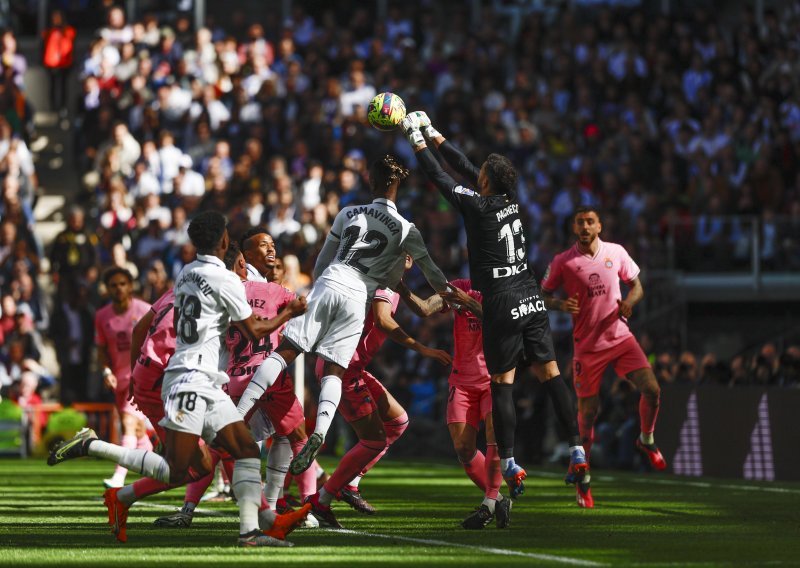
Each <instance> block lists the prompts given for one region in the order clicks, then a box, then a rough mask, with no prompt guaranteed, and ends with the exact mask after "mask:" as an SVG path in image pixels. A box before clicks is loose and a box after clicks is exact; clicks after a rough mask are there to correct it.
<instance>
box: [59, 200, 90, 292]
mask: <svg viewBox="0 0 800 568" xmlns="http://www.w3.org/2000/svg"><path fill="white" fill-rule="evenodd" d="M97 244H98V239H97V237H96V236H95V235H94V234H92V233H90V232H88V231H87V230H86V217H85V215H84V212H83V209H81V208H80V207H77V206H73V207H71V208H70V209H69V210H68V212H67V228H66V229H64V230H63V231H61V232H60V233H59V234H58V236H56V238H55V241H54V242H53V248H52V250H51V252H50V264H51V266H52V269H53V272H54V274H55V275H56V277H57V280H58V281H60V280H61V279H69V280H72V281H73V283H74V282H75V281H77V280H78V279H79V278H81V277H82V276H84V275H85V272H86V271H87V270H88V269H89V268H90V267H93V266H95V265H96V263H97V250H96V247H97Z"/></svg>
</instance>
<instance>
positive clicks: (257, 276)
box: [247, 262, 267, 282]
mask: <svg viewBox="0 0 800 568" xmlns="http://www.w3.org/2000/svg"><path fill="white" fill-rule="evenodd" d="M247 279H248V280H252V281H254V282H266V281H267V279H266V278H264V277H263V276H262V275H261V273H260V272H259V271H258V270H257V269H256V267H255V266H253V265H252V264H250V263H249V262H248V263H247Z"/></svg>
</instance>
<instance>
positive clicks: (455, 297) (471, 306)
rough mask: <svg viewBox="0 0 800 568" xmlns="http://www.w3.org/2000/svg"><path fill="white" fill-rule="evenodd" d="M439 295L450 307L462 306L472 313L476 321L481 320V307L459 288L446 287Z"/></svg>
mask: <svg viewBox="0 0 800 568" xmlns="http://www.w3.org/2000/svg"><path fill="white" fill-rule="evenodd" d="M439 295H440V296H441V297H442V298H443V299H444V300H445V301H446V302H447V303H448V304H450V305H451V306H452V305H458V306H462V307H463V308H465V309H467V310H469V311H470V312H472V313H473V314H474V315H475V317H477V318H478V319H483V305H482V304H481V303H480V302H479V301H478V300H476V299H475V298H473V297H472V296H470V295H469V294H467V293H466V292H464V290H462V289H461V288H456V287H455V286H448V289H447V290H446V291H445V292H441V293H440V294H439Z"/></svg>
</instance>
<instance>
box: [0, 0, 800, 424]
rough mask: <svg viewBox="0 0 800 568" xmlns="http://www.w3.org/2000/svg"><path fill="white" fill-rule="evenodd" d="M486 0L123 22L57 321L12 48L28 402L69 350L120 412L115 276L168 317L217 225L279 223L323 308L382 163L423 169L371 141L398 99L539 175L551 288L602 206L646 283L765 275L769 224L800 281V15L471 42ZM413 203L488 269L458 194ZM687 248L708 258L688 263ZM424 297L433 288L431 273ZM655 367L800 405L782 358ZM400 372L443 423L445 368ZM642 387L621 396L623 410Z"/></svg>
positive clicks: (15, 339)
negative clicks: (664, 273) (777, 390)
mask: <svg viewBox="0 0 800 568" xmlns="http://www.w3.org/2000/svg"><path fill="white" fill-rule="evenodd" d="M462 6H463V3H461V2H437V3H413V2H412V3H405V4H403V5H402V9H401V6H400V5H398V4H395V3H393V4H391V5H390V8H389V13H388V17H387V18H386V19H385V20H383V21H377V22H376V21H375V19H374V18H373V17H372V15H371V12H370V9H369V8H368V7H366V6H364V5H361V4H359V3H346V2H345V3H342V6H339V3H337V5H336V7H333V6H331V7H328V8H325V9H323V10H322V11H321V12H319V13H314V14H309V13H306V12H305V11H304V9H303V7H302V3H301V2H295V3H294V9H293V13H292V16H291V18H289V19H288V20H286V21H285V22H283V21H280V19H279V18H278V17H277V16H275V15H272V16H270V17H268V18H267V19H265V20H264V21H263V22H259V23H242V24H241V25H239V26H234V27H232V28H229V29H222V28H220V27H218V26H216V25H213V24H211V23H210V24H209V26H208V27H207V28H202V29H200V30H196V31H195V30H193V29H192V26H191V22H190V18H189V17H188V15H179V16H178V17H177V19H175V20H174V21H173V22H171V24H170V25H166V23H164V22H159V21H158V19H157V18H156V17H154V16H146V17H144V18H143V19H141V20H140V21H135V22H128V21H126V18H125V13H124V11H123V9H122V8H120V7H112V8H111V9H110V10H109V11H108V14H107V22H106V25H105V26H104V27H103V28H102V29H100V30H98V33H97V34H96V37H95V38H94V39H93V40H92V43H91V47H90V49H89V51H88V53H86V54H76V57H75V67H76V69H75V71H76V74H77V75H78V76H79V77H80V89H79V95H78V108H77V109H76V115H75V117H74V131H75V138H76V148H77V149H76V156H75V158H76V161H77V164H78V165H79V169H80V172H81V181H82V186H83V188H84V193H83V195H82V196H81V199H80V203H79V205H76V206H74V207H72V208H70V210H69V211H68V214H67V225H68V226H67V229H66V230H65V231H64V232H62V233H61V234H59V235H58V237H57V238H56V240H55V243H54V244H53V247H52V250H50V251H49V258H50V263H51V268H52V274H53V279H54V282H55V283H56V286H57V292H56V294H55V297H54V298H53V301H52V303H51V305H52V312H53V313H52V316H50V315H49V314H48V309H47V305H48V302H45V301H44V298H43V297H42V293H41V291H40V290H39V288H38V285H37V282H36V276H37V273H38V271H39V261H40V259H41V257H42V254H43V253H42V249H41V246H40V245H39V244H38V243H37V242H36V238H35V235H34V233H33V230H32V227H33V222H34V221H33V216H32V213H31V208H32V203H33V199H34V196H35V188H36V175H35V171H34V169H33V162H32V160H31V153H30V151H29V150H28V149H27V147H26V145H25V141H24V140H25V139H26V137H27V134H26V130H25V126H24V125H25V114H26V111H25V110H24V109H25V107H24V105H20V104H18V103H19V101H18V98H19V92H20V89H22V88H23V86H22V85H21V80H20V78H21V73H22V71H21V70H24V68H25V62H24V58H23V60H22V61H21V62H20V59H19V57H21V56H19V55H15V53H14V49H12V48H13V43H14V42H13V34H11V33H10V32H7V33H5V34H3V36H2V48H3V54H2V69H3V77H4V82H3V83H0V89H2V91H0V108H1V109H4V110H3V112H2V113H1V114H3V116H5V117H6V118H5V119H2V118H0V175H2V176H3V182H2V189H3V198H2V205H1V206H0V207H1V211H0V212H1V213H2V222H1V223H0V278H2V293H3V296H2V309H3V314H2V319H0V331H2V334H3V337H4V339H3V342H4V345H3V363H4V364H3V365H2V366H0V367H2V368H0V379H2V381H3V384H4V385H5V386H6V387H8V386H15V388H16V389H17V390H18V391H20V392H29V391H30V387H26V386H25V385H28V384H31V383H32V382H33V381H34V378H33V377H34V376H35V379H36V384H37V385H41V386H44V387H46V386H48V385H51V384H52V383H53V378H52V377H49V376H48V375H47V373H46V372H45V371H44V370H43V368H41V365H39V364H38V363H37V362H36V361H37V359H38V353H39V349H38V347H37V346H38V345H40V342H41V335H40V334H41V333H43V332H44V333H47V332H49V334H50V337H51V338H52V339H53V340H54V342H55V345H56V349H57V354H58V359H59V363H60V366H61V369H62V376H65V377H70V378H69V379H67V380H64V384H69V385H72V388H73V389H74V390H72V391H70V390H69V389H63V388H62V399H63V400H64V401H66V402H69V401H71V400H76V399H79V398H81V397H86V396H99V394H100V393H99V392H98V390H99V389H98V388H95V389H94V390H93V389H92V385H91V384H90V381H89V380H88V379H87V377H89V376H90V366H89V361H91V356H90V354H91V352H92V346H93V332H92V318H93V313H94V311H95V310H96V309H97V308H98V307H99V306H100V305H102V303H103V301H104V290H103V288H102V285H101V283H100V280H101V279H100V275H101V271H102V270H103V269H104V268H106V267H109V266H112V265H115V266H121V267H125V268H127V269H129V270H130V271H131V273H132V274H133V275H134V277H135V278H136V279H137V283H138V293H139V294H140V296H141V297H142V298H143V299H144V300H146V301H148V302H153V301H155V300H156V299H157V298H158V297H159V296H160V295H161V294H162V293H163V292H164V291H165V290H167V289H168V288H169V287H170V285H171V282H172V280H173V279H174V278H175V276H176V275H177V273H178V272H179V270H180V269H181V267H182V266H183V265H184V264H185V263H186V262H188V261H190V260H191V259H192V258H193V254H194V251H193V250H192V247H191V244H190V243H189V242H188V236H187V233H186V228H187V224H188V219H190V218H191V216H192V215H193V214H195V213H196V212H199V211H204V210H209V209H215V210H218V211H223V212H225V213H226V214H227V215H228V217H229V219H230V222H231V231H232V233H233V234H234V235H240V234H242V233H244V231H245V230H247V229H248V228H250V227H252V226H258V225H264V226H265V227H267V229H268V231H269V233H270V234H271V235H272V236H273V238H274V239H275V241H276V243H277V245H278V252H279V254H280V255H281V256H282V257H283V263H284V266H285V269H286V274H285V280H284V282H283V283H284V285H286V286H287V287H289V288H290V289H292V290H295V291H297V292H301V293H302V292H305V291H307V290H308V287H309V284H310V277H309V274H310V273H311V269H312V267H313V262H314V259H315V258H316V254H317V252H318V250H319V249H320V247H321V245H322V242H323V241H324V238H325V236H326V234H327V231H328V229H329V228H330V224H331V222H332V220H333V218H334V216H335V215H336V213H337V212H338V210H339V208H340V207H343V206H345V205H348V204H352V203H357V202H359V201H363V200H368V199H369V192H368V185H367V177H366V175H367V167H368V164H369V163H370V161H371V160H372V159H374V158H376V157H378V156H380V155H382V154H384V153H387V152H388V153H393V154H395V155H398V156H400V157H401V158H402V159H403V160H405V161H407V162H409V163H411V162H413V155H412V154H411V152H410V150H409V148H408V145H407V144H406V143H405V141H404V140H403V139H402V137H401V136H399V135H394V134H385V133H381V132H379V131H377V130H374V129H372V128H369V127H368V125H367V123H366V113H365V109H366V106H367V103H368V102H369V101H370V100H371V99H372V97H373V96H374V95H375V94H376V93H378V92H381V91H393V92H396V93H398V94H400V95H401V96H402V97H403V98H404V100H405V102H406V105H407V107H408V108H409V109H417V108H420V109H425V110H427V112H428V113H429V114H430V115H431V116H432V118H433V120H434V123H435V124H436V125H437V127H438V128H439V129H440V130H441V131H442V132H443V133H446V135H447V136H448V137H450V138H451V139H452V140H453V141H454V142H455V143H456V144H458V145H459V146H460V147H461V148H463V149H464V150H465V151H466V153H467V154H468V155H470V156H472V157H474V158H475V159H476V161H478V162H480V161H481V158H482V157H484V156H486V155H487V154H488V153H490V152H493V151H494V152H499V153H502V154H505V155H507V156H509V157H510V158H511V159H512V160H513V161H514V163H515V165H516V167H517V168H518V171H519V172H520V174H521V176H520V188H519V190H520V194H521V196H522V201H523V203H524V206H525V210H526V215H527V217H528V220H529V223H528V226H529V230H530V235H529V236H528V241H529V242H530V243H531V246H530V253H531V256H530V258H529V260H530V262H531V265H532V267H533V269H534V270H535V272H536V274H537V275H538V276H540V277H541V275H542V274H543V273H544V271H545V269H546V266H547V264H548V262H549V261H550V259H551V258H552V256H553V255H554V254H555V253H557V252H559V251H560V250H563V249H564V248H566V247H567V246H569V243H570V242H571V240H570V214H571V212H572V211H573V210H574V208H575V207H576V206H578V205H581V204H598V205H600V206H601V207H602V209H603V211H604V217H603V225H604V231H603V237H604V238H605V239H607V240H611V241H616V242H619V243H621V244H623V245H624V246H626V247H627V249H628V250H629V251H630V253H631V255H632V257H633V258H634V259H636V260H637V262H639V264H640V265H641V266H642V268H643V269H644V270H645V274H646V272H647V270H648V269H658V268H664V267H667V266H671V265H679V266H683V267H685V268H688V269H691V268H693V267H697V266H698V265H699V264H703V265H704V266H708V265H710V264H709V263H713V265H714V266H715V267H717V268H720V269H725V268H728V267H735V266H737V265H743V263H746V262H748V261H749V259H750V258H751V255H750V249H749V247H750V246H753V242H752V241H751V240H750V239H749V237H750V232H748V230H747V229H746V227H744V226H743V223H744V224H746V223H752V222H754V220H757V222H758V225H757V227H758V231H759V233H760V239H759V242H760V248H761V250H760V258H761V259H762V262H763V268H764V269H765V270H770V269H782V270H798V269H800V85H798V81H797V77H798V76H800V43H799V42H798V41H797V38H798V37H800V10H798V9H796V8H790V9H787V10H786V11H785V12H782V13H773V12H767V13H766V14H765V18H764V24H763V25H762V26H758V25H757V24H756V19H755V16H754V14H753V13H752V12H746V13H745V14H744V15H743V17H742V19H741V20H740V21H737V22H734V23H733V24H731V25H730V26H724V25H722V24H720V23H719V22H717V21H715V19H714V18H713V17H712V16H711V14H709V13H708V12H705V11H703V10H701V9H697V10H695V11H694V12H692V13H690V14H688V15H685V17H684V16H677V15H654V14H646V13H645V12H644V11H643V10H642V9H636V8H634V9H627V8H624V9H613V10H612V9H610V8H607V7H600V8H596V9H595V10H593V11H591V12H585V11H582V12H580V13H577V12H572V11H563V12H561V13H559V14H557V15H556V16H555V17H552V15H548V14H543V13H540V12H536V11H531V12H530V13H527V14H526V13H522V19H521V20H520V21H519V22H518V24H519V25H517V26H511V25H510V24H509V22H508V21H507V20H506V19H505V18H506V16H504V15H503V14H502V12H500V11H497V12H494V11H492V10H488V9H485V10H484V11H483V13H482V14H481V17H480V20H479V22H478V23H477V24H476V25H471V21H470V13H469V12H468V11H465V10H464V9H456V8H459V7H462ZM445 11H446V12H447V17H446V18H444V17H438V15H437V12H442V13H443V12H445ZM345 13H348V14H349V17H348V18H346V19H345V18H344V17H343V15H344V14H345ZM589 14H590V15H591V21H590V20H589V18H588V17H587V15H589ZM551 18H552V19H551ZM443 22H446V25H444V24H443ZM15 96H16V97H17V99H15V98H14V97H15ZM15 100H16V102H17V104H14V102H15ZM20 109H22V110H21V111H20ZM20 114H22V115H23V116H20ZM412 171H413V169H412ZM398 205H399V208H400V211H401V213H402V214H404V216H406V217H407V218H409V219H411V220H413V221H414V223H415V224H416V225H417V226H418V227H419V228H420V230H421V231H422V233H423V235H425V237H426V240H427V242H428V245H429V249H430V250H431V251H432V254H433V255H434V258H435V260H436V261H437V263H438V264H439V265H440V266H441V267H442V268H443V269H444V270H445V272H446V273H447V274H448V275H450V276H452V277H455V276H458V275H465V271H466V251H465V246H464V239H463V231H461V228H460V226H459V223H460V221H459V218H458V216H457V215H456V214H455V213H454V212H453V211H452V210H451V209H450V208H449V206H448V205H447V204H446V202H444V201H443V200H442V199H441V198H440V197H439V195H438V193H437V192H435V191H433V190H431V189H430V188H428V187H426V184H425V182H424V181H423V179H422V178H421V177H420V176H419V175H418V174H416V173H413V174H412V176H411V177H410V178H409V179H408V180H406V182H404V187H403V189H402V192H401V197H400V199H399V203H398ZM729 215H746V216H748V217H747V218H745V220H744V221H741V220H738V221H737V220H734V221H730V220H728V218H727V216H729ZM670 243H671V244H670ZM687 250H693V251H698V250H699V251H701V252H700V253H699V254H697V253H695V254H692V255H691V257H689V256H686V257H685V258H684V255H682V253H681V251H687ZM674 251H677V252H674ZM409 281H410V284H411V286H412V288H413V287H415V286H417V285H418V284H419V281H418V277H417V275H415V274H412V275H411V276H410V277H409ZM399 321H401V323H402V324H403V325H405V326H407V329H409V330H412V332H413V333H414V334H416V335H417V336H418V337H419V338H420V339H421V340H422V341H423V342H425V343H431V344H438V346H439V347H441V348H449V347H450V345H449V343H450V339H449V338H450V336H451V334H450V327H451V320H450V317H449V316H448V315H446V314H442V315H439V316H436V317H434V318H431V319H429V320H426V321H424V322H423V321H419V320H418V319H416V318H415V317H414V316H413V315H411V314H410V312H408V311H404V310H402V309H401V310H400V316H399ZM562 343H563V344H564V345H566V346H568V345H569V342H568V341H565V342H562ZM643 347H645V349H646V352H647V353H648V355H649V356H650V357H651V361H652V362H653V364H654V368H655V369H656V370H657V375H658V377H659V379H660V380H662V381H664V382H673V381H678V382H681V381H684V382H715V383H722V384H736V385H740V384H751V383H752V384H759V385H764V384H775V385H784V386H795V387H797V386H800V376H799V375H798V373H799V371H798V369H799V368H800V348H798V347H797V346H791V345H787V346H786V347H785V348H784V349H783V351H782V352H780V351H779V350H778V349H777V348H776V347H775V346H774V345H772V344H768V345H765V346H764V347H763V348H762V349H761V351H760V352H759V353H758V354H755V355H753V356H748V357H745V356H739V357H736V358H734V359H733V360H732V361H719V360H717V358H716V356H715V355H713V354H706V355H701V354H693V353H691V352H684V353H673V352H671V347H664V346H660V345H655V344H654V343H653V342H652V341H650V342H649V343H648V342H647V341H645V340H643ZM564 355H565V360H566V356H567V355H568V353H565V354H564ZM698 360H699V362H698ZM376 364H377V365H378V366H380V368H381V369H382V371H381V373H382V377H383V378H385V379H386V384H387V386H389V388H392V389H393V390H395V391H397V392H396V394H397V395H398V398H400V399H404V400H401V402H403V403H405V404H407V408H409V409H410V413H412V414H416V415H419V416H432V417H433V416H435V415H438V413H440V412H441V407H442V404H440V402H441V401H442V396H443V394H444V393H445V392H446V389H445V387H444V385H445V378H446V373H445V371H444V370H443V369H441V368H438V367H437V366H436V364H435V363H432V362H430V360H422V359H421V358H420V357H419V356H418V354H416V353H414V352H411V351H403V350H401V349H400V348H399V347H397V346H387V348H385V349H384V350H383V352H382V353H381V355H380V356H379V358H378V360H377V362H376ZM569 367H570V366H569V365H568V364H567V365H563V364H562V368H563V369H565V371H566V370H567V369H569ZM524 383H525V381H522V382H520V384H524ZM97 384H98V385H99V382H98V383H97ZM520 388H525V387H520ZM26 389H27V390H26ZM35 390H36V388H35V387H34V391H35ZM626 392H627V391H626V390H625V387H624V385H622V384H621V383H620V384H618V383H614V385H613V386H611V387H610V390H609V394H608V400H609V401H613V402H612V404H611V405H607V406H608V407H609V410H608V413H609V414H613V405H617V404H620V405H624V404H627V402H626V399H625V396H624V393H626ZM26 396H29V395H26ZM533 398H536V393H535V392H532V393H530V397H527V398H526V397H522V399H521V402H520V404H521V405H532V404H535V403H533V402H531V400H533Z"/></svg>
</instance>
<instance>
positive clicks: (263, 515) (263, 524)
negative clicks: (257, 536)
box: [258, 509, 278, 531]
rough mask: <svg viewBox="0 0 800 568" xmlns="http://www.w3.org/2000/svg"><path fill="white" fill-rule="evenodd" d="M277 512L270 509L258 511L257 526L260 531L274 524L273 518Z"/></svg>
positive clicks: (266, 529)
mask: <svg viewBox="0 0 800 568" xmlns="http://www.w3.org/2000/svg"><path fill="white" fill-rule="evenodd" d="M277 516H278V513H276V512H275V511H273V510H271V509H262V510H261V511H259V512H258V528H260V529H261V530H262V531H268V530H269V529H271V528H272V525H274V524H275V519H276V518H277Z"/></svg>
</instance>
